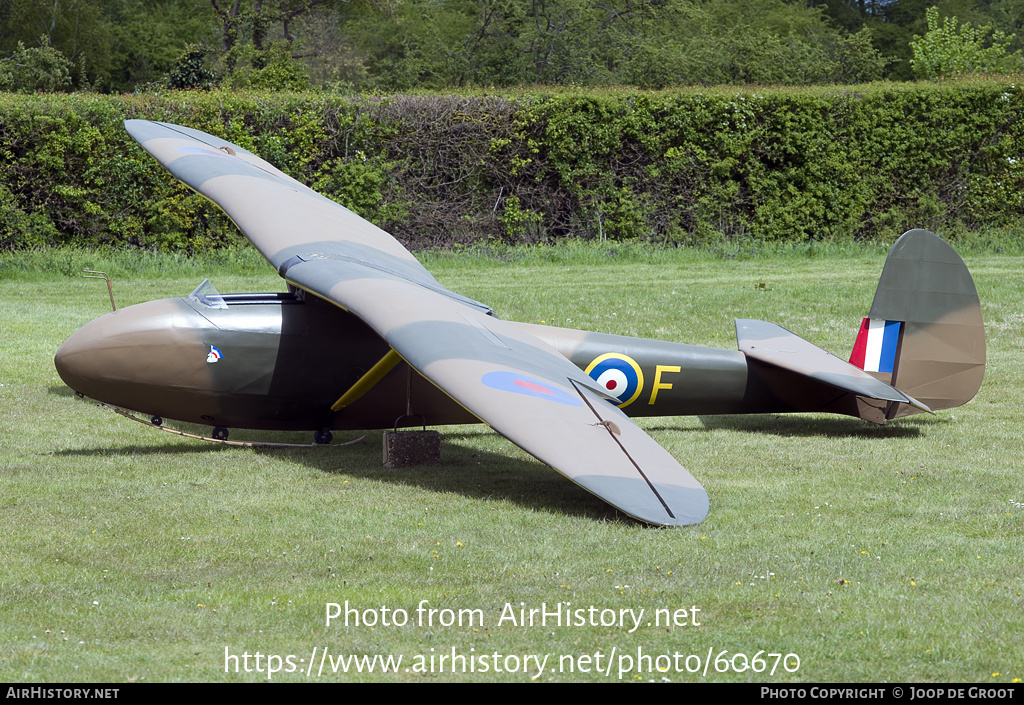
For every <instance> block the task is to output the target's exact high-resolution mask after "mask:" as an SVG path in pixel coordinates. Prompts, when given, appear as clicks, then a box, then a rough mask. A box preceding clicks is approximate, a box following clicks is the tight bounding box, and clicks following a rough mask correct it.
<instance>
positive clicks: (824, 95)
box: [0, 78, 1024, 252]
mask: <svg viewBox="0 0 1024 705" xmlns="http://www.w3.org/2000/svg"><path fill="white" fill-rule="evenodd" d="M1022 108H1024V92H1022V90H1021V87H1020V86H1019V85H1018V83H1017V82H1016V79H1013V78H1000V79H986V78H975V79H961V80H958V81H950V82H944V83H936V84H933V83H923V82H922V83H914V84H890V83H877V84H869V85H860V86H854V87H847V88H827V87H817V88H788V89H787V88H770V89H769V88H719V89H700V90H698V89H678V90H672V91H657V92H638V91H635V90H626V89H621V90H613V89H600V90H597V89H595V90H564V91H555V90H546V91H543V92H541V91H537V92H531V91H519V92H503V93H498V92H495V91H489V92H463V93H462V94H446V95H438V94H428V93H424V94H415V95H393V96H389V97H370V96H334V95H329V94H325V93H281V92H277V93H263V92H221V91H212V92H187V93H186V92H177V91H168V92H161V93H152V94H145V95H137V96H127V95H126V96H102V95H98V94H82V93H79V94H73V95H33V96H25V95H14V94H0V158H2V160H3V163H4V169H3V171H2V173H0V247H3V248H6V249H11V248H23V247H28V246H41V245H56V244H66V243H73V244H79V245H97V244H110V245H132V246H142V247H147V248H155V249H161V250H184V251H189V252H195V251H201V250H204V249H209V248H212V247H218V246H222V245H225V244H230V243H232V242H235V241H237V240H238V239H239V236H238V234H237V231H236V229H235V228H234V226H233V225H232V224H231V223H230V222H229V221H228V220H227V219H226V218H225V217H224V216H223V215H222V214H221V213H220V211H219V209H217V208H216V207H215V206H213V205H212V204H210V203H208V202H207V201H205V199H203V198H201V197H199V196H197V195H196V194H194V193H192V192H191V191H189V190H188V189H186V188H185V187H184V186H182V185H180V184H178V183H176V182H175V181H174V179H173V178H171V177H170V176H169V175H168V174H167V173H166V172H165V171H164V170H163V169H162V168H161V167H160V166H159V165H158V164H156V162H155V161H154V160H152V158H150V157H149V156H148V155H146V154H145V153H144V152H143V151H142V150H141V149H139V148H138V146H137V145H135V143H134V142H133V141H132V140H131V139H130V137H128V135H127V134H126V133H125V131H124V128H123V125H122V122H123V120H124V119H127V118H146V119H153V120H165V121H168V122H173V123H178V124H184V125H188V126H190V127H194V128H197V129H201V130H204V131H207V132H211V133H214V134H218V135H220V136H223V137H225V138H226V139H228V140H231V141H233V142H235V143H237V144H239V145H241V146H243V147H245V148H247V149H250V150H252V151H253V152H255V153H257V154H259V155H261V156H263V157H264V158H266V159H267V160H268V161H270V162H271V163H273V164H275V165H277V166H279V167H281V168H282V169H284V170H285V171H287V172H288V173H289V174H291V175H292V176H294V177H295V178H297V179H298V180H300V181H302V182H303V183H306V184H309V185H310V186H311V187H313V188H314V189H317V190H319V191H321V192H323V193H325V194H326V195H328V196H330V197H331V198H334V199H336V200H337V201H339V202H340V203H342V204H344V205H346V206H347V207H349V208H351V209H352V210H354V211H356V212H358V213H359V214H360V215H362V216H364V217H366V218H368V219H370V220H371V221H374V222H375V223H377V224H379V225H381V226H382V227H384V228H385V229H387V230H388V231H390V232H392V233H394V234H395V235H396V237H398V238H399V239H400V240H402V241H403V242H404V243H406V244H407V245H409V246H412V247H415V248H428V247H438V246H447V245H451V244H456V243H469V242H474V241H480V240H484V241H496V240H500V241H515V242H539V241H552V240H558V239H561V238H564V237H569V236H574V237H581V238H585V239H619V240H621V239H641V240H646V241H655V242H662V243H668V244H685V245H692V244H697V245H708V244H714V243H716V242H719V240H720V239H721V238H722V237H724V238H726V239H730V238H732V239H751V238H752V239H755V240H761V241H783V242H804V241H807V240H826V239H828V240H851V239H865V238H869V239H883V240H884V239H887V238H888V239H891V238H893V237H895V236H896V235H898V234H899V233H901V232H903V231H904V230H906V229H908V228H910V227H928V228H932V229H941V230H943V231H945V232H951V231H958V232H964V233H967V232H969V231H971V230H972V229H975V228H978V227H981V226H985V227H989V226H997V227H1000V226H1009V225H1013V224H1015V223H1016V222H1018V221H1019V219H1020V218H1021V216H1022V215H1024V203H1022V196H1021V194H1022V193H1024V162H1022V161H1021V157H1022V154H1021V151H1022V148H1024V134H1022V130H1024V125H1022V121H1021V115H1022V114H1024V112H1022Z"/></svg>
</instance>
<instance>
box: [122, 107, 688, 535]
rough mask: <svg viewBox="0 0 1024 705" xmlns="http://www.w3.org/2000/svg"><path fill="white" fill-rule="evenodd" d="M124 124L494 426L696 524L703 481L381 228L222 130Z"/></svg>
mask: <svg viewBox="0 0 1024 705" xmlns="http://www.w3.org/2000/svg"><path fill="white" fill-rule="evenodd" d="M126 127H127V128H128V130H129V132H130V133H131V134H132V136H133V137H135V138H136V140H138V141H139V143H140V144H141V145H142V146H143V148H145V149H146V151H148V152H149V153H150V154H152V155H153V156H154V157H155V158H156V159H157V160H158V161H159V162H160V163H161V164H163V165H164V166H165V167H167V168H168V169H169V170H170V171H171V173H172V174H174V175H175V176H176V177H178V178H179V179H181V180H182V181H183V182H185V183H186V184H187V185H188V186H190V187H191V188H193V189H195V190H196V191H198V192H199V193H201V194H202V195H204V196H206V197H207V198H209V199H210V200H212V201H213V202H214V203H216V204H217V205H218V206H220V207H221V208H222V209H223V210H224V211H225V212H226V213H227V214H228V216H229V217H231V219H232V220H233V221H234V222H235V223H236V224H237V225H238V227H239V229H240V230H241V231H242V233H243V234H244V235H245V236H246V237H247V238H249V240H250V241H252V242H253V244H254V245H255V246H256V247H257V249H259V251H260V252H261V253H262V254H263V255H264V257H266V258H267V260H268V261H270V263H271V264H273V265H274V266H275V267H276V268H277V269H278V271H279V273H280V274H281V276H283V277H284V278H285V279H286V280H287V281H288V282H289V283H291V284H293V285H294V286H297V287H299V288H302V289H304V290H306V291H309V292H311V293H313V294H315V295H317V296H320V297H322V298H324V299H326V300H328V301H331V302H332V303H334V304H336V305H338V306H340V307H342V308H344V309H345V310H347V311H349V312H351V313H353V314H354V315H356V316H358V317H359V318H361V319H362V320H363V321H364V322H366V323H367V324H368V325H369V326H370V327H371V328H373V329H374V330H375V331H376V332H377V333H378V334H379V335H380V336H381V337H383V338H384V339H385V340H386V341H387V342H388V343H389V344H390V345H391V346H392V348H394V350H395V351H396V352H397V353H398V354H399V355H401V356H402V358H404V359H405V360H406V361H407V362H408V363H409V364H410V365H411V366H412V367H413V368H415V369H416V370H417V371H418V372H420V373H421V374H422V375H423V376H424V377H426V378H427V379H429V380H430V381H431V382H433V383H434V384H436V385H437V386H438V387H439V388H441V389H442V390H444V391H445V393H447V394H448V395H449V396H451V397H452V398H453V399H454V400H455V401H457V402H458V403H459V404H461V405H462V406H464V407H465V408H466V409H467V410H469V411H470V412H471V413H472V414H474V415H475V416H477V417H478V418H479V419H481V420H482V421H484V422H485V423H487V424H489V425H490V426H491V427H492V428H493V429H494V430H495V431H497V432H498V433H500V434H501V435H503V436H505V437H506V438H508V439H509V440H511V441H512V442H513V443H515V444H516V445H518V446H520V447H521V448H523V449H524V450H526V451H527V452H528V453H530V454H531V455H533V456H535V457H536V458H538V459H539V460H541V461H543V462H545V463H547V464H549V465H551V466H552V467H553V468H555V469H556V470H557V471H559V472H560V473H562V474H563V475H565V476H566V477H568V478H569V479H571V480H573V481H574V482H576V483H577V484H579V485H580V486H581V487H583V488H585V489H587V490H588V491H590V492H592V493H594V494H595V495H597V496H598V497H600V498H602V499H603V500H605V501H607V502H608V503H609V504H611V505H613V506H615V507H617V508H619V509H621V510H622V511H623V512H625V513H626V514H629V515H630V516H633V517H635V518H637V519H640V520H642V521H645V522H648V523H651V524H658V525H667V526H673V525H683V524H695V523H698V522H700V521H702V520H703V519H704V517H705V516H706V515H707V512H708V496H707V492H705V490H704V488H703V487H701V486H700V484H699V483H698V482H697V481H696V480H695V479H694V478H693V477H692V476H691V475H690V474H689V473H688V472H687V471H686V470H685V469H684V468H683V467H682V466H681V465H680V464H679V463H678V462H677V461H676V460H675V458H674V457H673V456H672V455H671V454H670V453H668V452H667V451H666V450H665V449H664V448H662V447H661V446H660V445H658V444H657V443H656V442H655V441H654V440H653V439H652V438H651V437H650V436H648V435H647V434H646V433H645V432H644V431H643V430H641V429H640V428H639V427H638V426H636V425H635V424H634V423H633V422H632V421H631V420H630V419H629V418H628V417H626V416H625V414H623V413H622V412H621V411H620V410H619V409H617V408H616V407H614V406H613V405H611V404H609V403H608V402H607V401H605V398H606V395H605V393H604V390H602V389H601V388H600V387H598V386H597V385H596V384H595V383H594V381H593V380H592V379H590V377H589V376H587V375H586V374H585V373H583V372H582V371H581V370H580V369H579V368H577V367H576V366H575V365H573V364H572V363H571V362H569V361H568V360H567V359H566V358H564V357H562V356H561V355H560V354H558V352H557V351H555V350H554V349H553V348H551V347H549V346H548V345H547V344H546V343H544V342H542V341H541V340H539V339H538V338H536V337H534V336H532V335H530V334H529V333H527V332H525V331H523V330H521V329H519V328H516V327H515V326H513V325H511V324H509V323H506V322H504V321H501V320H500V319H497V318H495V317H493V316H491V315H488V314H489V311H490V310H489V309H488V308H487V307H486V306H484V305H483V304H480V303H478V302H475V301H473V300H472V299H467V298H466V297H462V296H460V295H458V294H455V293H454V292H451V291H448V290H447V289H445V288H444V287H443V286H441V285H440V284H439V283H438V282H437V281H436V280H435V279H434V278H433V277H432V276H431V275H430V274H429V273H428V272H427V270H426V269H424V268H423V267H422V266H421V265H420V264H419V262H417V261H416V259H415V258H414V257H413V256H412V255H411V254H410V253H409V252H408V251H407V250H406V249H405V248H404V247H402V245H401V244H400V243H398V241H397V240H395V239H394V238H393V237H391V236H390V235H389V234H387V233H386V232H384V231H383V230H380V229H379V228H377V227H376V226H373V225H371V224H370V223H368V222H366V221H365V220H363V219H362V218H359V216H357V215H355V214H354V213H352V212H351V211H349V210H347V209H345V208H343V207H342V206H339V205H337V204H336V203H334V202H333V201H330V200H329V199H326V198H324V197H323V196H320V195H319V194H317V193H315V192H314V191H311V190H310V189H308V188H306V187H305V186H302V185H301V184H300V183H298V182H297V181H295V180H294V179H292V178H291V177H288V176H287V175H285V174H283V173H282V172H280V171H278V170H277V169H275V168H274V167H272V166H271V165H269V164H267V163H266V162H264V161H263V160H261V159H259V158H258V157H256V156H255V155H253V154H251V153H250V152H248V151H246V150H243V149H241V148H239V147H237V146H235V145H232V144H230V143H227V142H224V141H223V140H220V139H218V138H215V137H212V136H210V135H206V134H205V133H202V132H197V131H195V130H189V129H187V128H181V127H178V126H174V125H164V124H160V123H150V122H145V121H137V120H133V121H128V122H127V123H126ZM341 391H344V390H339V393H340V392H341Z"/></svg>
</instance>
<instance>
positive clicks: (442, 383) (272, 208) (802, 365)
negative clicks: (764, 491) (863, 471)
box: [55, 120, 985, 525]
mask: <svg viewBox="0 0 1024 705" xmlns="http://www.w3.org/2000/svg"><path fill="white" fill-rule="evenodd" d="M126 127H127V129H128V132H129V133H131V135H132V137H134V138H135V139H136V140H138V142H139V143H140V144H141V145H142V147H143V148H144V149H145V150H146V151H147V152H149V153H150V154H151V155H153V156H154V157H155V158H156V159H157V160H158V161H159V162H160V163H161V164H163V165H164V166H165V167H167V169H169V170H170V172H171V173H172V174H173V175H174V176H176V177H177V178H179V179H180V180H181V181H183V182H184V183H185V184H187V185H188V186H190V187H191V188H193V189H195V190H196V191H198V192H199V193H201V194H202V195H204V196H206V197H207V198H209V199H210V200H212V201H213V202H214V203H216V204H217V205H219V206H220V207H221V208H223V209H224V211H226V212H227V214H228V215H229V216H230V217H231V218H232V220H234V222H235V223H236V224H237V225H238V227H239V228H240V229H241V231H242V232H243V233H244V234H245V236H246V237H247V238H249V240H250V241H252V243H253V245H255V246H256V248H257V249H258V250H259V251H260V252H261V253H262V254H263V256H264V257H266V258H267V260H268V261H269V262H270V263H271V264H272V265H273V266H274V267H276V268H277V271H278V273H279V274H280V275H281V276H282V277H283V278H284V279H285V281H286V282H287V283H288V289H289V292H290V293H287V294H225V295H220V294H218V293H217V292H216V290H214V289H213V288H212V287H211V286H210V285H209V283H208V282H204V283H203V284H202V285H200V287H199V288H198V289H196V290H195V291H194V292H193V293H192V294H191V295H190V296H188V297H186V298H179V299H165V300H162V301H151V302H149V303H145V304H140V305H137V306H132V307H129V308H126V309H123V310H120V311H116V312H113V313H109V314H107V315H105V316H102V317H101V318H98V319H97V320H95V321H93V322H91V323H89V324H87V325H86V326H84V327H83V328H81V329H80V330H79V331H77V332H76V333H75V334H74V335H72V336H71V338H69V339H68V340H67V342H65V343H64V345H63V346H62V347H61V348H60V350H58V351H57V354H56V359H55V364H56V366H57V370H58V372H59V373H60V376H61V378H62V379H63V380H64V382H65V383H67V385H68V386H69V387H71V388H72V389H73V390H75V391H76V392H78V393H79V394H81V395H83V396H88V397H91V398H93V399H97V400H99V401H102V402H104V403H107V404H110V405H113V406H116V407H121V408H124V409H130V410H134V411H137V412H141V413H144V414H149V415H152V416H153V417H154V423H159V422H160V420H159V419H160V417H166V418H171V419H178V420H180V421H185V422H191V423H197V424H205V425H210V426H214V427H215V428H214V432H213V436H214V437H215V438H222V439H223V438H226V437H227V429H228V428H231V427H234V428H250V429H275V430H303V429H305V430H315V431H316V439H317V441H318V442H329V438H330V430H331V429H335V430H338V429H371V428H392V427H394V426H396V419H398V418H400V417H404V416H407V415H419V416H421V417H422V418H423V419H424V420H425V425H431V426H434V425H443V424H461V423H473V422H477V421H483V422H484V423H486V424H488V425H490V426H491V427H492V428H493V429H494V430H495V431H497V432H498V433H500V434H501V435H503V436H505V437H506V438H508V439H509V440H511V441H512V442H513V443H515V444H516V445H518V446H520V447H521V448H523V449H524V450H526V451H527V452H529V453H530V454H532V455H534V456H535V457H537V458H538V459H540V460H542V461H543V462H545V463H547V464H549V465H551V466H552V467H554V468H555V469H556V470H558V471H559V472H560V473H562V474H563V475H565V476H566V477H568V478H570V479H571V480H573V481H574V482H576V483H577V484H579V485H581V486H582V487H584V488H585V489H587V490H589V491H590V492H593V493H594V494H596V495H597V496H599V497H601V498H602V499H604V500H605V501H607V502H608V503H609V504H612V505H613V506H615V507H617V508H619V509H621V510H622V511H623V512H625V513H626V514H629V515H631V516H633V517H635V518H637V519H640V520H642V521H645V522H648V523H651V524H659V525H680V524H694V523H697V522H700V521H701V520H703V519H704V517H705V516H706V515H707V512H708V496H707V493H706V492H705V491H704V488H703V487H701V486H700V484H699V483H698V482H697V481H696V480H695V479H694V478H693V477H692V476H691V475H690V473H688V472H687V471H686V470H685V469H684V468H683V467H682V466H681V465H680V464H679V463H678V462H677V461H676V459H675V458H674V457H672V456H671V455H670V454H669V453H668V452H667V451H665V450H664V449H663V448H662V447H661V446H659V445H658V444H657V443H655V442H654V440H653V439H651V438H650V437H649V436H648V435H647V434H646V433H644V431H642V430H641V429H640V428H639V427H638V426H636V425H635V424H634V423H633V422H632V421H631V420H630V419H629V416H627V414H628V415H631V416H678V415H689V414H747V413H780V412H800V411H818V412H822V411H824V412H834V413H837V414H846V415H849V416H857V417H860V418H862V419H866V420H868V421H873V422H876V423H883V422H884V421H885V420H886V419H894V418H899V417H902V416H907V415H910V414H916V413H920V412H922V411H931V410H934V409H945V408H950V407H954V406H959V405H960V404H964V403H965V402H967V401H969V400H970V399H971V398H972V397H973V396H974V395H975V394H976V393H977V391H978V388H979V387H980V386H981V381H982V377H983V375H984V372H985V332H984V327H983V324H982V319H981V307H980V305H979V302H978V295H977V292H976V290H975V287H974V282H973V280H972V279H971V275H970V273H969V272H968V271H967V267H966V266H965V265H964V263H963V260H961V259H960V257H959V256H958V255H957V254H956V252H954V251H953V249H952V248H951V247H950V246H949V245H947V244H946V243H945V242H944V241H943V240H941V239H939V238H938V237H937V236H935V235H933V234H931V233H929V232H926V231H924V230H912V231H910V232H908V233H906V234H905V235H903V236H902V237H901V238H900V239H899V240H898V241H897V242H896V244H895V245H894V246H893V248H892V251H891V252H890V253H889V258H888V260H886V263H885V268H884V269H883V271H882V278H881V281H880V282H879V286H878V290H877V292H876V293H875V298H874V302H873V304H872V306H871V310H870V312H869V314H868V317H867V318H865V319H864V322H863V324H862V326H861V329H860V333H859V335H858V337H857V341H856V345H855V347H854V351H853V356H852V358H851V362H850V363H847V362H844V361H843V360H841V359H839V358H836V357H834V356H833V355H831V354H829V353H828V352H826V351H824V350H822V349H821V348H818V347H816V346H814V345H813V344H811V343H809V342H807V341H805V340H803V339H801V338H799V337H797V336H796V335H794V334H792V333H790V332H789V331H787V330H785V329H783V328H780V327H779V326H777V325H774V324H771V323H765V322H763V321H753V320H737V321H736V334H737V338H738V342H739V350H738V351H731V350H716V349H711V348H703V347H697V346H693V345H682V344H677V343H667V342H661V341H656V340H644V339H640V338H629V337H624V336H616V335H605V334H602V333H587V332H583V331H576V330H566V329H560V328H554V327H549V326H538V325H530V324H523V323H513V322H510V321H504V320H501V319H500V318H498V317H497V316H495V315H494V313H493V312H492V311H491V309H490V308H489V307H487V306H486V305H484V304H482V303H480V302H478V301H473V300H472V299H469V298H466V297H465V296H460V295H459V294H456V293H454V292H452V291H449V290H447V289H445V288H444V287H443V286H441V285H440V284H439V283H438V282H437V281H436V280H435V279H434V278H433V277H432V276H431V275H430V274H429V273H428V272H427V270H426V269H424V268H423V266H422V265H420V263H419V262H417V261H416V259H415V258H414V257H413V256H412V254H410V253H409V252H408V251H407V250H406V249H405V248H404V247H403V246H402V245H401V244H399V243H398V241H397V240H395V239H394V238H393V237H391V236H390V235H388V234H387V233H386V232H384V231H382V230H380V229H379V228H377V227H375V226H374V225H371V224H370V223H368V222H366V221H365V220H363V219H362V218H360V217H358V216H357V215H355V214H354V213H352V212H351V211H349V210H347V209H346V208H343V207H342V206H339V205H338V204H336V203H334V202H333V201H331V200H329V199H327V198H325V197H323V196H321V195H319V194H317V193H316V192H314V191H312V190H310V189H308V188H306V187H305V186H303V185H302V184H300V183H299V182H297V181H296V180H294V179H292V178H291V177H289V176H287V175H285V174H284V173H282V172H281V171H279V170H277V169H276V168H274V167H273V166H271V165H270V164H268V163H267V162H265V161H263V160H262V159H260V158H259V157H257V156H255V155H254V154H252V153H250V152H248V151H246V150H244V149H242V148H240V147H237V146H235V145H233V144H230V143H228V142H225V141H224V140H222V139H219V138H217V137H213V136H211V135H208V134H205V133H202V132H198V131H196V130H191V129H188V128H185V127H178V126H175V125H167V124H161V123H154V122H146V121H142V120H130V121H128V122H127V123H126Z"/></svg>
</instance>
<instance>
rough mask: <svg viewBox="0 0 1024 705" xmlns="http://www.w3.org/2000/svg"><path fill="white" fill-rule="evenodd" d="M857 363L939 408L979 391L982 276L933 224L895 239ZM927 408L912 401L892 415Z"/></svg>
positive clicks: (890, 412)
mask: <svg viewBox="0 0 1024 705" xmlns="http://www.w3.org/2000/svg"><path fill="white" fill-rule="evenodd" d="M850 362H851V364H854V365H857V366H858V367H860V368H861V369H863V370H864V371H866V372H868V373H870V374H871V375H873V376H875V377H877V378H878V379H881V380H882V381H884V382H888V383H889V384H891V385H892V386H894V387H896V388H897V389H899V390H901V391H903V392H905V393H906V394H909V395H910V396H912V397H914V398H916V399H918V400H920V401H921V402H923V403H924V404H926V405H928V406H929V407H931V408H932V409H949V408H952V407H955V406H960V405H961V404H965V403H967V402H968V401H970V400H971V399H973V398H974V395H975V394H977V393H978V389H979V388H980V387H981V382H982V379H983V378H984V376H985V325H984V323H983V321H982V317H981V303H980V301H979V300H978V291H977V289H976V288H975V286H974V279H973V278H972V277H971V273H970V272H969V271H968V270H967V265H966V264H964V261H963V259H961V258H960V255H958V254H957V253H956V251H955V250H954V249H953V248H952V247H951V246H950V245H949V244H948V243H947V242H946V241H945V240H943V239H942V238H940V237H938V236H937V235H935V234H933V233H930V232H928V231H927V230H910V231H908V232H906V233H904V234H903V235H902V236H901V237H900V238H899V239H898V240H897V241H896V244H894V245H893V246H892V249H891V250H890V251H889V256H888V258H887V259H886V260H885V266H884V267H883V269H882V276H881V278H880V279H879V282H878V289H876V290H875V298H874V301H873V302H872V304H871V310H870V311H869V313H868V317H867V318H865V319H864V321H863V323H862V324H861V328H860V332H859V333H858V335H857V342H856V343H855V344H854V347H853V353H852V354H851V356H850ZM916 413H920V410H919V409H917V408H914V407H913V406H910V405H908V404H902V403H897V404H893V405H891V407H890V408H888V409H886V414H885V416H886V418H890V419H891V418H898V417H901V416H909V415H910V414H916Z"/></svg>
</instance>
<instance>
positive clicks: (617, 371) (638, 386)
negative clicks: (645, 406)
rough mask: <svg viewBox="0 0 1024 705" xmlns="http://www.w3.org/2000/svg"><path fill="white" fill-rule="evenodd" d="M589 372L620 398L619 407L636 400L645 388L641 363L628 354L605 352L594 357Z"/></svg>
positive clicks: (610, 392)
mask: <svg viewBox="0 0 1024 705" xmlns="http://www.w3.org/2000/svg"><path fill="white" fill-rule="evenodd" d="M586 371H587V374H588V375H590V376H591V378H593V379H594V381H596V382H597V383H598V384H600V385H601V386H602V387H604V388H605V390H607V392H608V393H609V394H611V395H612V396H613V397H615V398H616V399H618V400H619V403H618V405H619V407H620V408H621V407H625V406H629V405H630V404H632V403H633V402H634V401H636V398H637V397H638V396H640V392H641V391H642V390H643V388H644V373H643V372H642V371H641V370H640V365H638V364H636V361H635V360H633V358H631V357H629V356H628V355H621V354H619V353H605V354H604V355H601V356H599V357H596V358H594V361H593V362H591V363H590V365H589V366H588V367H587V370H586Z"/></svg>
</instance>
